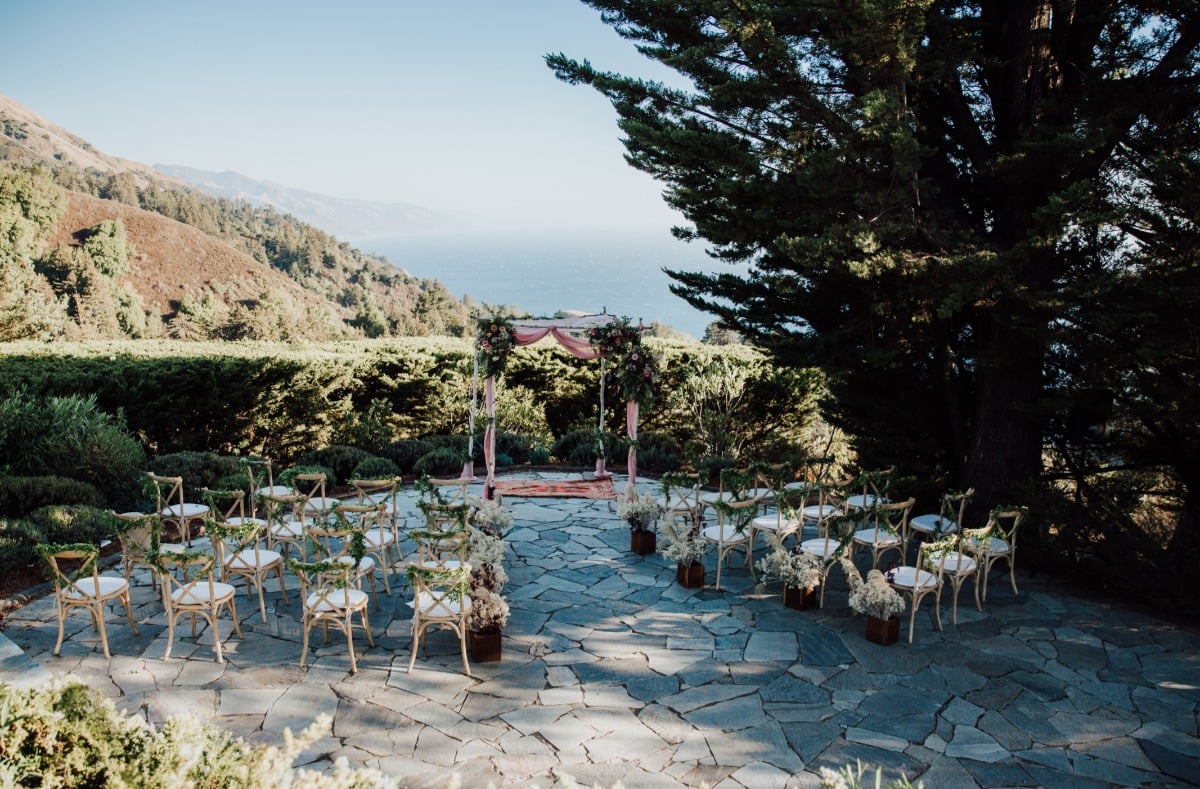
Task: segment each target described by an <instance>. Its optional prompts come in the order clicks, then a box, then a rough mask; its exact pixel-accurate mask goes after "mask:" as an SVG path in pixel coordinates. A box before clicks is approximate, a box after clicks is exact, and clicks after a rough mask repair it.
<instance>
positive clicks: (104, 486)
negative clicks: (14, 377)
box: [0, 391, 146, 506]
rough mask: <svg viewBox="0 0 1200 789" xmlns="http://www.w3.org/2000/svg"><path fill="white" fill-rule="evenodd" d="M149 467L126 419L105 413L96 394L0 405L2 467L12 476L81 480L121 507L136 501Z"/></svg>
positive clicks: (23, 397)
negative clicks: (127, 425) (142, 477)
mask: <svg viewBox="0 0 1200 789" xmlns="http://www.w3.org/2000/svg"><path fill="white" fill-rule="evenodd" d="M145 467H146V453H145V452H144V451H143V450H142V447H141V444H139V443H138V442H137V441H136V440H135V439H134V438H133V437H132V436H131V435H129V433H128V431H127V430H126V428H125V420H124V417H123V416H122V415H121V414H120V413H118V414H116V415H113V414H108V413H105V412H103V411H101V410H100V408H99V406H98V405H97V404H96V397H95V395H88V396H86V397H83V396H79V395H68V396H65V397H46V398H44V399H43V398H40V397H35V396H32V395H29V394H26V393H25V392H22V391H17V392H14V393H13V394H12V395H10V396H9V397H7V398H5V399H4V400H2V401H0V468H6V469H7V470H8V473H10V474H12V475H14V476H43V475H49V474H53V475H58V476H64V477H70V478H72V479H78V480H82V481H83V482H87V483H90V484H91V485H93V486H95V488H96V489H97V490H99V491H101V492H102V493H103V494H104V495H105V496H106V498H107V499H108V501H109V503H110V504H112V505H113V506H121V505H122V504H125V503H127V502H128V501H130V500H131V499H132V498H133V497H134V496H136V492H137V489H138V477H139V474H140V472H141V471H142V470H143V469H145Z"/></svg>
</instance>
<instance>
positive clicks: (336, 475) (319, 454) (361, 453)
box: [296, 445, 372, 485]
mask: <svg viewBox="0 0 1200 789" xmlns="http://www.w3.org/2000/svg"><path fill="white" fill-rule="evenodd" d="M369 457H372V455H371V453H370V452H367V451H366V450H365V449H358V448H357V447H346V446H337V445H335V446H330V447H324V448H322V449H317V450H314V451H312V452H306V453H305V454H303V455H301V456H300V459H299V460H298V461H296V462H297V464H298V465H302V466H324V467H326V468H330V469H333V476H331V477H329V478H328V479H327V480H326V484H328V485H345V484H346V483H347V482H348V481H349V480H350V478H351V477H352V476H353V474H354V469H355V467H357V466H358V464H359V463H362V462H363V461H364V460H366V459H367V458H369Z"/></svg>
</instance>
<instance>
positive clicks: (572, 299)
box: [353, 229, 730, 339]
mask: <svg viewBox="0 0 1200 789" xmlns="http://www.w3.org/2000/svg"><path fill="white" fill-rule="evenodd" d="M353 243H354V245H355V246H356V247H358V248H359V249H361V250H363V251H364V252H368V253H371V254H375V255H382V256H384V257H386V258H387V259H388V260H389V261H390V262H391V263H392V264H393V265H395V266H398V267H400V268H403V269H404V270H405V271H407V272H408V273H410V274H412V275H413V276H414V277H421V278H429V279H437V280H440V281H441V282H442V283H443V284H444V285H445V286H446V288H447V289H448V290H449V291H450V292H451V293H452V294H454V295H455V296H459V297H462V296H464V295H468V294H469V295H470V296H471V298H473V299H474V300H475V301H476V302H478V303H481V304H490V305H515V306H517V307H520V308H521V309H523V310H526V311H528V312H529V313H530V314H531V315H535V316H547V315H553V314H554V313H555V312H556V311H558V310H579V311H582V312H600V311H601V310H603V309H605V308H607V310H608V312H610V313H612V314H614V315H624V316H627V317H629V318H631V319H633V320H634V321H637V320H638V319H641V320H643V321H644V322H646V323H651V322H653V321H657V322H659V323H664V324H667V325H669V326H671V327H673V328H675V329H677V330H678V331H681V332H684V333H685V334H689V335H691V336H692V337H695V338H696V339H700V338H701V337H703V336H704V330H705V328H706V327H707V326H708V324H709V323H711V322H712V320H713V316H711V315H709V314H707V313H703V312H700V311H698V310H696V309H693V308H692V307H691V306H690V305H689V304H688V303H687V302H685V301H684V300H683V299H681V298H679V297H678V296H676V295H674V294H673V293H671V292H670V290H669V289H668V284H669V283H670V282H672V280H671V278H670V277H668V276H667V275H666V273H664V272H663V271H662V269H663V268H672V269H682V270H687V271H693V270H694V271H729V270H730V269H729V267H728V266H727V265H725V264H723V263H721V262H718V261H714V260H713V259H712V258H710V257H709V256H708V255H706V254H705V252H704V247H703V246H702V245H699V244H685V243H683V242H682V241H678V240H676V239H675V238H673V237H672V236H671V235H670V234H669V232H668V231H667V230H666V229H663V230H661V231H645V230H632V231H628V230H614V231H612V232H605V231H603V230H585V231H579V232H570V233H568V232H552V233H532V232H524V233H517V232H483V231H481V232H470V233H457V234H425V235H403V236H386V237H378V238H368V239H356V240H355V241H354V242H353Z"/></svg>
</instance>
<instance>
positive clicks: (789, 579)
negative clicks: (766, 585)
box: [758, 546, 824, 589]
mask: <svg viewBox="0 0 1200 789" xmlns="http://www.w3.org/2000/svg"><path fill="white" fill-rule="evenodd" d="M758 569H760V570H762V573H763V575H764V576H765V577H767V578H776V579H778V580H780V581H783V583H784V584H785V585H786V586H790V587H792V588H793V589H815V588H817V587H818V586H820V585H821V571H822V570H823V569H824V568H823V567H822V566H821V560H820V558H818V557H817V556H816V554H812V553H808V552H807V551H800V550H792V549H788V548H784V547H783V546H779V547H777V548H775V550H773V551H771V552H770V553H769V554H767V555H766V556H765V557H763V558H762V559H761V560H759V562H758Z"/></svg>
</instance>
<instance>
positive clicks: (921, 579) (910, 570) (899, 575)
mask: <svg viewBox="0 0 1200 789" xmlns="http://www.w3.org/2000/svg"><path fill="white" fill-rule="evenodd" d="M937 584H938V579H937V576H936V575H934V574H933V573H931V572H928V571H926V570H918V569H917V568H916V567H897V568H896V577H895V579H894V580H893V581H892V585H893V586H900V587H903V588H905V589H932V588H934V587H935V586H937Z"/></svg>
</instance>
